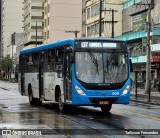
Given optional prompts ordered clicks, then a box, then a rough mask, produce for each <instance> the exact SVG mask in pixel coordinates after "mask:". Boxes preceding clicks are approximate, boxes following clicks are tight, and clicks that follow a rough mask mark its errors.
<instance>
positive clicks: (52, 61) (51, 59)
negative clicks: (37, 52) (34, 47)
mask: <svg viewBox="0 0 160 138" xmlns="http://www.w3.org/2000/svg"><path fill="white" fill-rule="evenodd" d="M54 68H55V49H51V50H48V66H47V69H48V70H54Z"/></svg>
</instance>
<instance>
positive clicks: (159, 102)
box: [130, 96, 160, 105]
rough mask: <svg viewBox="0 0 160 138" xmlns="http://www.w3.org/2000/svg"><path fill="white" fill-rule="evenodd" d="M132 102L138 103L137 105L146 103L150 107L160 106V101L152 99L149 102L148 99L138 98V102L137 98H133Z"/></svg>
mask: <svg viewBox="0 0 160 138" xmlns="http://www.w3.org/2000/svg"><path fill="white" fill-rule="evenodd" d="M158 98H159V97H158ZM130 100H131V101H133V102H136V103H145V104H150V105H160V100H155V99H154V100H153V99H152V98H151V99H150V102H149V101H148V98H141V99H140V97H139V98H138V97H137V100H136V99H135V97H133V96H131V99H130Z"/></svg>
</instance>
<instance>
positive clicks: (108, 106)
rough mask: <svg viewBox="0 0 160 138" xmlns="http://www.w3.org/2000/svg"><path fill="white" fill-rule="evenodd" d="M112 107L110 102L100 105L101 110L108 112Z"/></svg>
mask: <svg viewBox="0 0 160 138" xmlns="http://www.w3.org/2000/svg"><path fill="white" fill-rule="evenodd" d="M111 108H112V104H107V105H102V106H101V110H102V112H103V113H109V112H110V110H111Z"/></svg>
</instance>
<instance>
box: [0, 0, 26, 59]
mask: <svg viewBox="0 0 160 138" xmlns="http://www.w3.org/2000/svg"><path fill="white" fill-rule="evenodd" d="M0 4H1V6H0V7H1V30H0V31H1V32H0V34H1V40H0V43H1V44H0V55H1V56H3V57H5V56H6V55H7V47H8V46H9V45H11V34H13V33H14V32H15V31H16V33H22V26H23V23H22V20H23V16H22V7H23V0H11V1H10V0H1V3H0ZM1 58H2V57H1Z"/></svg>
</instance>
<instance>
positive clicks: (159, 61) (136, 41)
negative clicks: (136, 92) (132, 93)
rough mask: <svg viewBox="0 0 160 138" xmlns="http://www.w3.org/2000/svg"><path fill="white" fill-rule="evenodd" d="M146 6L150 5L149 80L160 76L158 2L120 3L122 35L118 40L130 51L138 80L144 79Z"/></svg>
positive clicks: (152, 0)
mask: <svg viewBox="0 0 160 138" xmlns="http://www.w3.org/2000/svg"><path fill="white" fill-rule="evenodd" d="M148 4H150V5H151V20H150V24H151V33H150V35H151V40H150V45H151V79H152V80H153V79H154V78H159V76H160V53H159V51H160V11H159V8H160V3H159V0H127V1H124V2H123V3H122V35H121V36H119V37H117V38H118V39H123V40H126V41H127V43H128V48H129V51H130V55H131V59H132V63H133V71H134V73H133V74H132V77H133V80H134V79H135V78H134V77H135V72H137V73H138V79H139V80H140V79H141V80H143V81H144V82H145V78H146V62H147V56H146V44H147V30H148V29H147V25H146V23H147V22H148V9H149V7H148ZM158 45H159V47H158Z"/></svg>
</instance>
